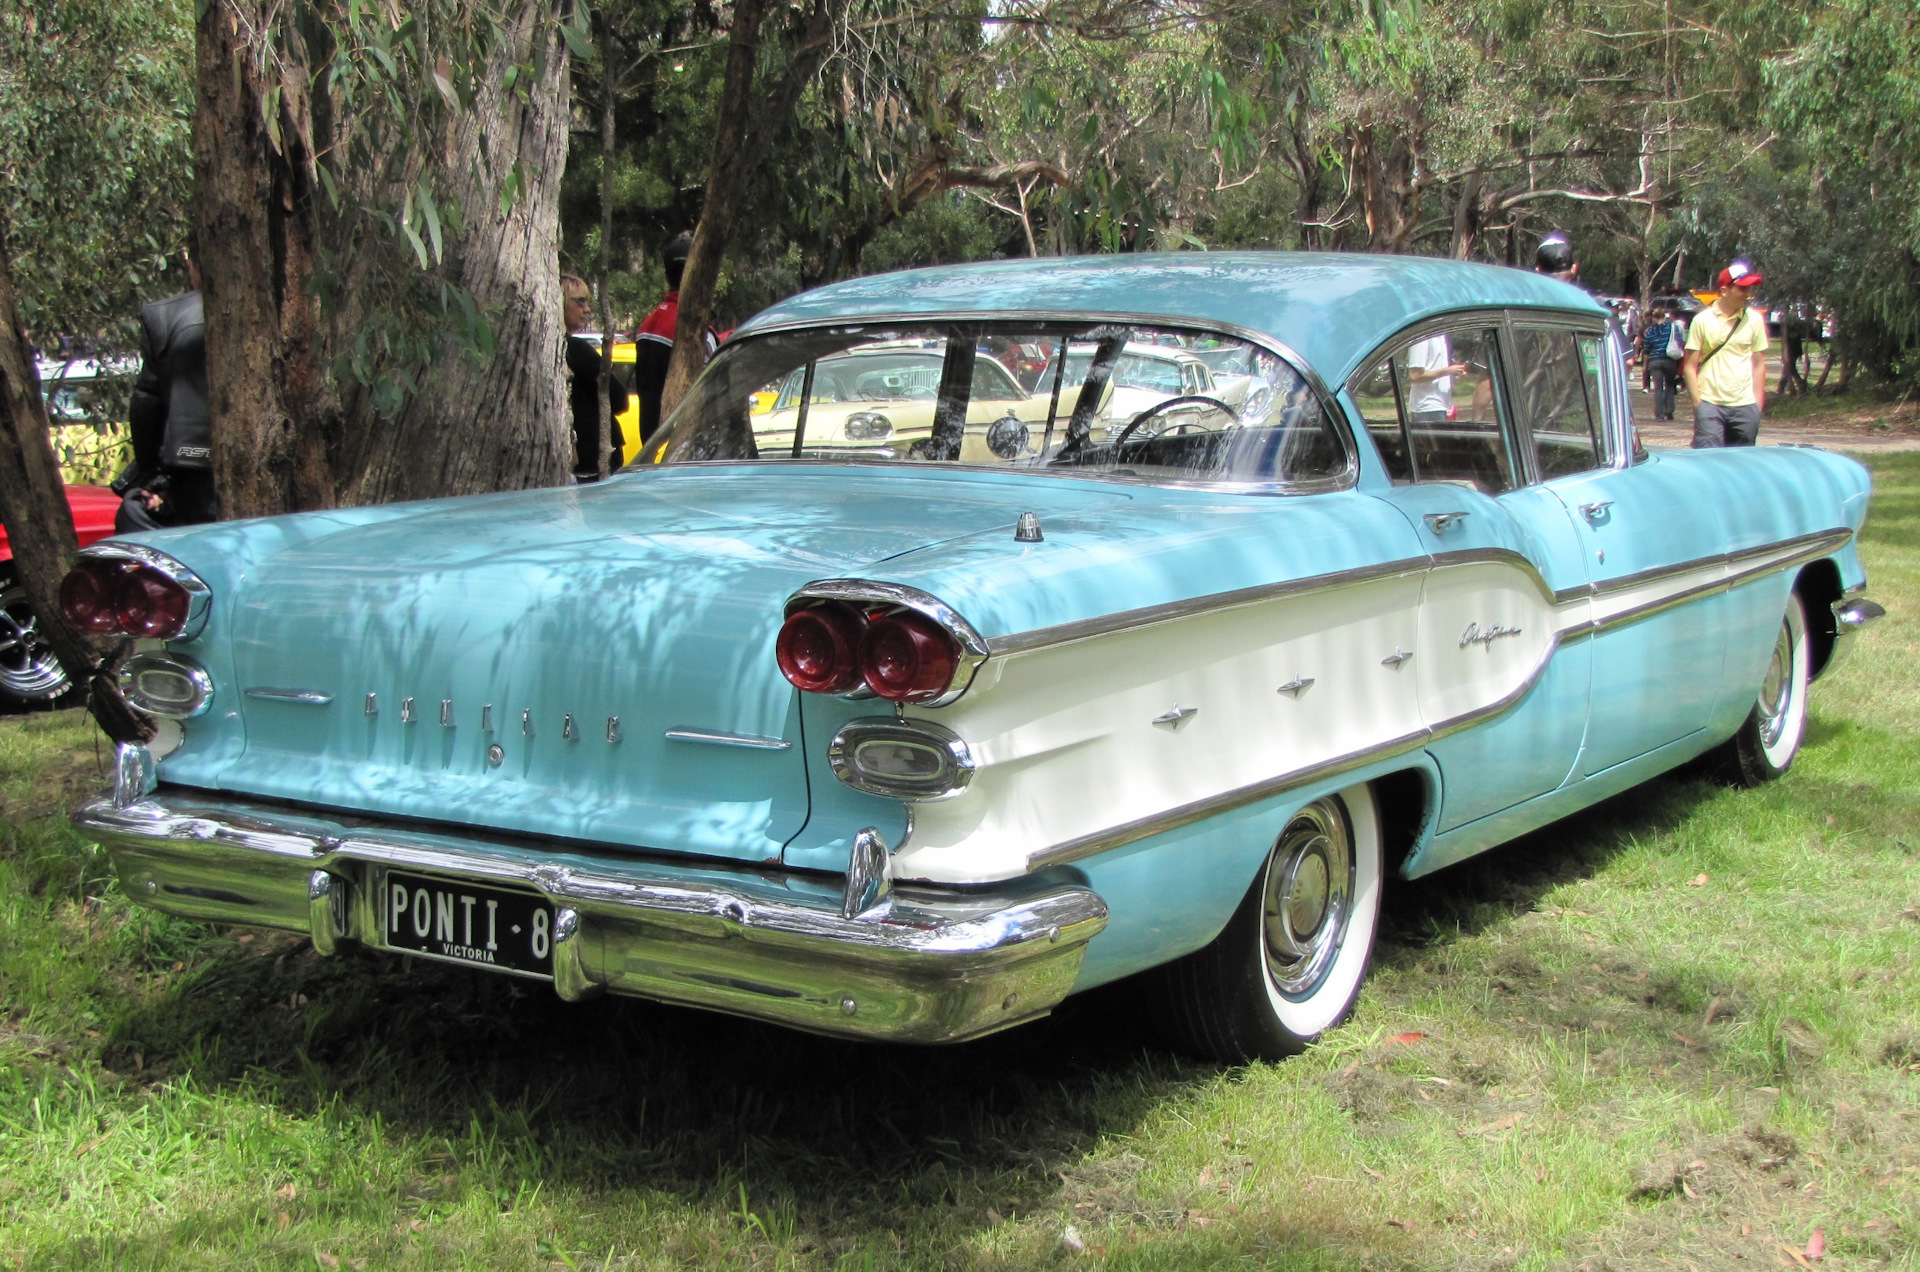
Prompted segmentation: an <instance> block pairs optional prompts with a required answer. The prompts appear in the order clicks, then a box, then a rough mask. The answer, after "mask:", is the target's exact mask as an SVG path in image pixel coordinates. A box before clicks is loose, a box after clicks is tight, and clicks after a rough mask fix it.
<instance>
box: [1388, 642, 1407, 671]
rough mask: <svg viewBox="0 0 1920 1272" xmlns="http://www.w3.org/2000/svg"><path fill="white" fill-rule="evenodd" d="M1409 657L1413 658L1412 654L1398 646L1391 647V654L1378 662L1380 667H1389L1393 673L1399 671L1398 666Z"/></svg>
mask: <svg viewBox="0 0 1920 1272" xmlns="http://www.w3.org/2000/svg"><path fill="white" fill-rule="evenodd" d="M1411 657H1413V655H1412V654H1410V653H1408V652H1407V651H1406V650H1404V649H1402V648H1400V646H1398V645H1395V646H1394V647H1393V652H1392V653H1390V654H1388V655H1387V656H1386V657H1385V658H1382V659H1381V660H1380V665H1381V666H1382V667H1391V668H1393V669H1394V670H1395V671H1398V670H1400V664H1401V663H1403V662H1405V661H1407V659H1409V658H1411Z"/></svg>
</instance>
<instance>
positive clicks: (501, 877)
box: [73, 783, 1107, 1042]
mask: <svg viewBox="0 0 1920 1272" xmlns="http://www.w3.org/2000/svg"><path fill="white" fill-rule="evenodd" d="M142 785H144V783H142ZM138 789H139V788H138V787H137V786H136V787H135V788H134V789H133V790H131V791H125V790H123V794H122V796H121V798H119V799H118V800H116V799H115V798H113V797H102V798H100V799H96V800H93V801H91V802H89V803H87V804H85V805H83V806H81V808H80V809H78V810H77V811H76V812H75V813H74V814H73V822H74V825H76V826H77V827H79V828H80V829H81V830H82V831H85V832H86V833H88V834H90V835H93V836H94V837H96V838H97V839H99V841H100V842H101V843H102V844H104V845H105V846H106V848H107V850H108V852H109V853H110V854H111V855H112V857H113V861H114V866H115V868H116V869H117V870H118V871H119V874H120V879H121V883H122V885H123V886H124V887H125V888H126V890H127V892H128V894H129V895H130V896H131V897H132V898H133V899H134V900H136V901H140V902H142V903H144V904H146V905H150V906H153V907H154V908H156V909H159V910H164V911H166V912H168V913H170V914H177V915H181V916H183V917H186V918H192V919H202V920H207V921H211V922H215V923H239V924H247V925H252V926H259V927H273V928H284V929H287V930H290V931H296V932H304V933H306V934H308V935H309V936H310V937H311V938H312V940H313V944H314V948H315V949H316V950H318V951H320V952H321V953H323V954H331V953H334V952H336V951H337V950H339V949H341V948H343V947H346V946H349V945H352V944H355V943H357V944H360V945H364V946H368V947H372V948H379V947H380V946H381V943H382V930H383V929H382V926H381V916H380V912H379V910H378V908H377V907H378V904H379V895H380V887H381V881H382V879H383V876H384V874H385V872H386V871H387V870H389V869H404V870H407V871H410V872H425V873H428V874H432V875H437V876H441V877H445V878H448V879H452V880H471V881H472V882H474V883H480V884H493V885H496V886H504V887H509V888H517V889H520V890H523V891H529V892H538V893H540V894H541V895H543V896H544V897H546V898H547V899H548V900H549V901H550V902H552V904H553V906H554V940H553V986H554V989H555V991H556V992H558V993H559V995H560V996H561V997H562V998H565V999H569V1000H574V999H580V998H586V997H590V996H592V995H594V994H597V993H601V992H608V991H610V992H612V993H616V994H628V995H634V996H637V997H642V998H652V999H658V1000H660V1001H663V1002H672V1003H684V1004H688V1005H691V1006H695V1007H705V1008H709V1009H711V1010H715V1011H723V1012H730V1013H733V1014H735V1015H740V1016H748V1017H752V1018H754V1019H757V1020H766V1021H772V1022H774V1023H776V1024H781V1025H787V1026H790V1027H793V1028H797V1029H806V1030H811V1031H813V1032H816V1033H825V1034H838V1035H842V1036H848V1037H856V1038H867V1039H875V1040H890V1041H897V1042H957V1041H960V1040H962V1039H966V1038H974V1037H978V1036H980V1035H982V1034H987V1033H992V1032H994V1031H995V1030H998V1029H1004V1028H1007V1027H1008V1026H1011V1025H1017V1024H1020V1023H1022V1022H1023V1021H1027V1020H1032V1019H1035V1018H1036V1017H1039V1016H1044V1015H1046V1014H1047V1012H1049V1011H1050V1010H1052V1008H1053V1007H1054V1005H1055V1004H1057V1003H1058V1002H1059V1001H1060V1000H1061V999H1062V998H1064V997H1066V995H1067V992H1068V991H1069V990H1070V989H1071V988H1072V987H1073V983H1074V978H1075V976H1076V975H1077V974H1078V973H1079V970H1080V961H1081V959H1082V957H1083V956H1084V955H1085V953H1086V946H1087V942H1088V940H1090V939H1091V938H1092V937H1093V936H1094V935H1095V934H1096V933H1098V932H1099V931H1100V930H1101V929H1102V928H1104V927H1105V926H1106V922H1107V907H1106V904H1105V903H1104V902H1103V901H1101V899H1100V898H1099V897H1098V896H1097V895H1095V894H1094V893H1093V892H1091V891H1089V890H1088V889H1086V888H1080V887H1058V886H1056V887H1050V888H1043V889H1038V890H1032V889H1029V890H1027V891H1024V892H1020V893H1018V894H1017V895H1009V894H999V895H987V894H981V893H973V892H961V891H957V890H937V889H916V888H908V887H896V888H894V889H892V890H891V892H890V893H888V894H886V895H885V896H884V898H883V899H881V900H880V901H879V902H878V903H877V904H875V905H872V906H870V907H868V908H865V909H863V910H861V911H860V912H858V913H856V914H854V915H853V916H852V917H848V916H847V914H845V913H844V912H843V904H844V902H845V899H846V893H845V888H844V887H843V885H842V883H841V881H839V880H834V879H822V878H818V877H815V876H807V875H798V874H784V873H778V872H766V871H755V870H750V869H738V868H727V867H724V866H716V865H713V864H712V863H706V862H701V863H692V862H689V863H685V864H670V863H663V862H661V861H659V860H658V859H641V858H636V857H631V856H624V855H616V854H613V853H605V854H602V853H596V852H593V851H591V850H585V849H580V848H577V847H573V846H571V845H558V844H541V843H539V842H538V841H531V840H518V841H516V840H512V839H505V838H501V839H491V838H479V837H468V836H465V835H454V834H446V833H429V832H416V831H414V830H411V829H407V828H403V827H398V826H394V825H390V824H379V823H365V824H362V823H357V822H352V821H348V820H340V821H334V820H328V819H326V818H324V817H321V816H315V815H312V814H308V813H306V812H303V811H301V810H298V809H293V808H286V807H280V806H274V805H269V804H249V803H240V802H233V801H228V800H222V799H217V798H215V797H211V796H208V795H206V794H203V793H197V792H186V791H183V790H180V789H177V788H176V789H161V790H152V791H148V792H145V793H137V792H138ZM128 795H132V796H133V798H131V799H129V798H127V796H128ZM396 952H405V951H396ZM416 957H419V956H418V955H416Z"/></svg>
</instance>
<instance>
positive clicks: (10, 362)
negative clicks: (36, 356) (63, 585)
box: [0, 239, 154, 742]
mask: <svg viewBox="0 0 1920 1272" xmlns="http://www.w3.org/2000/svg"><path fill="white" fill-rule="evenodd" d="M0 526H5V527H6V531H7V542H8V544H9V546H10V547H11V548H12V550H13V561H12V563H11V564H12V567H13V572H14V575H15V577H17V578H18V579H19V580H20V585H21V586H22V587H24V588H25V589H26V592H27V604H28V605H29V606H31V607H32V609H33V617H34V620H35V622H36V624H37V625H38V626H39V628H40V630H41V631H43V632H45V633H46V636H47V643H48V644H49V645H51V646H53V653H54V656H55V657H56V658H58V659H59V660H60V665H61V666H63V667H65V668H66V669H67V675H68V676H69V677H71V678H72V680H73V682H74V683H75V684H87V685H89V693H88V698H89V702H90V704H91V705H92V706H93V713H94V716H95V717H96V718H97V719H98V720H99V721H100V727H101V728H102V729H104V730H105V731H106V734H107V736H108V737H110V738H112V739H113V740H114V741H116V742H146V741H149V740H151V739H152V737H153V735H154V722H153V719H152V717H150V716H147V715H145V714H143V713H141V712H139V711H136V710H134V709H133V708H132V707H131V706H129V705H128V704H127V701H126V699H124V698H122V697H121V696H120V690H119V687H118V685H116V684H115V683H114V681H113V676H112V669H109V671H108V672H107V674H104V675H102V674H98V673H99V668H100V654H99V651H98V650H97V649H96V648H95V646H94V644H93V642H92V641H90V640H88V639H87V638H86V637H85V636H84V635H82V634H81V633H79V632H77V631H75V630H74V629H73V627H72V626H71V625H69V624H68V622H67V620H66V616H65V615H63V614H62V613H61V612H60V580H61V579H62V578H64V577H65V576H66V572H67V557H68V555H69V554H70V553H72V552H73V551H74V550H76V549H77V548H78V547H79V546H80V540H79V537H78V536H77V535H76V534H75V533H74V529H73V510H72V509H71V508H70V507H69V506H68V505H67V491H66V483H64V482H63V481H61V479H60V465H59V463H58V461H56V460H55V459H54V455H53V433H52V431H51V430H50V429H49V428H48V426H47V405H46V401H45V400H44V399H43V398H42V397H41V396H40V375H39V372H38V370H37V369H36V368H35V367H34V365H33V352H32V350H31V349H29V348H28V347H27V341H26V336H25V332H24V331H23V329H22V327H21V323H20V307H19V305H18V304H16V303H15V300H14V295H13V267H12V264H11V262H10V261H9V259H8V255H7V245H6V242H5V241H4V239H0ZM129 645H130V642H129ZM89 682H91V683H89Z"/></svg>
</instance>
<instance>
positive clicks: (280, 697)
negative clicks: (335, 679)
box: [240, 688, 376, 715]
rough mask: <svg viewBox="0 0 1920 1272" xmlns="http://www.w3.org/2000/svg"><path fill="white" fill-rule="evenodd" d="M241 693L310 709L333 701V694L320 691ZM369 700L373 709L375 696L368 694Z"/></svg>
mask: <svg viewBox="0 0 1920 1272" xmlns="http://www.w3.org/2000/svg"><path fill="white" fill-rule="evenodd" d="M240 692H241V693H243V694H245V695H247V697H249V698H264V699H266V700H267V701H268V702H299V703H304V704H306V705H307V706H310V707H324V706H326V705H327V704H328V703H329V702H332V701H333V695H332V694H330V693H322V692H321V691H320V690H318V689H264V688H253V689H242V690H241V691H240ZM367 698H368V699H369V702H368V706H370V707H371V706H372V702H371V699H372V698H373V695H372V694H368V695H367ZM367 714H368V715H374V714H376V713H375V712H374V711H371V710H370V711H368V712H367Z"/></svg>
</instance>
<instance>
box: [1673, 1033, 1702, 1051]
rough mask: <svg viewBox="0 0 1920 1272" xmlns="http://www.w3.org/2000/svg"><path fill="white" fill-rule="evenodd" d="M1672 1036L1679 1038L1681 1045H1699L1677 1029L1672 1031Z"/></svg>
mask: <svg viewBox="0 0 1920 1272" xmlns="http://www.w3.org/2000/svg"><path fill="white" fill-rule="evenodd" d="M1673 1036H1674V1037H1676V1038H1678V1039H1679V1040H1680V1045H1681V1046H1683V1047H1697V1046H1699V1045H1700V1044H1699V1043H1697V1042H1695V1041H1694V1040H1693V1039H1691V1038H1689V1037H1687V1035H1685V1034H1683V1033H1681V1032H1680V1031H1679V1030H1678V1029H1676V1030H1674V1031H1673Z"/></svg>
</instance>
